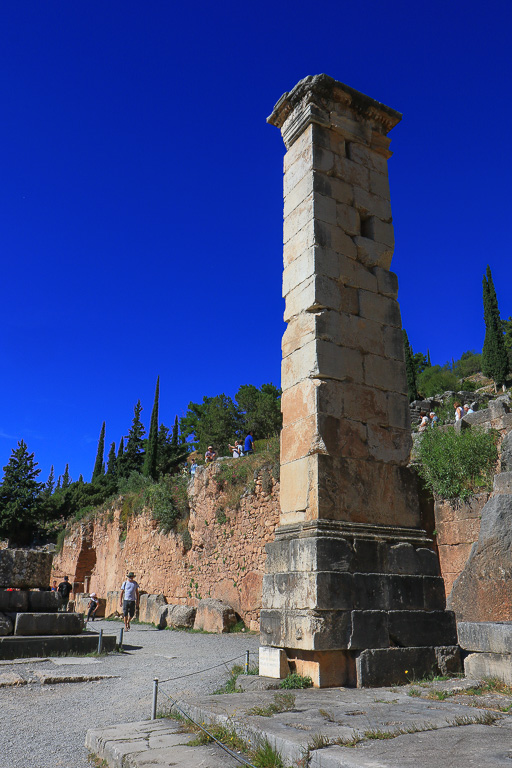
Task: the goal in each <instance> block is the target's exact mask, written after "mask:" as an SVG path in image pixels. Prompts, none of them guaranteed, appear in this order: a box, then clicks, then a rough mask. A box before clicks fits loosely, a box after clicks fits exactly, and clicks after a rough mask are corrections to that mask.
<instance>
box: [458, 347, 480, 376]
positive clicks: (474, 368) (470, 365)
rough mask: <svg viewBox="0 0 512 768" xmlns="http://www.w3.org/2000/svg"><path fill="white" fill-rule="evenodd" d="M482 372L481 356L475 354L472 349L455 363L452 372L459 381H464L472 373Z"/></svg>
mask: <svg viewBox="0 0 512 768" xmlns="http://www.w3.org/2000/svg"><path fill="white" fill-rule="evenodd" d="M481 370H482V355H480V354H478V353H477V352H475V350H474V349H469V350H468V351H467V352H464V353H463V354H462V355H461V357H460V360H456V361H455V366H454V371H455V373H456V374H457V376H458V377H459V378H461V379H466V378H467V377H468V376H471V375H472V374H473V373H478V371H481Z"/></svg>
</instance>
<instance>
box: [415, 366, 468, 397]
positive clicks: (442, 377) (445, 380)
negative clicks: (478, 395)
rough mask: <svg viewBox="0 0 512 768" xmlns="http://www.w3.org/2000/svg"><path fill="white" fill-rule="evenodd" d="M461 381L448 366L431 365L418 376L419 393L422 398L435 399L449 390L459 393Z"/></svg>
mask: <svg viewBox="0 0 512 768" xmlns="http://www.w3.org/2000/svg"><path fill="white" fill-rule="evenodd" d="M458 388H459V379H458V377H457V375H456V374H455V373H453V371H450V369H449V368H447V367H446V366H445V367H444V368H442V367H441V366H440V365H431V366H430V368H425V370H424V371H423V373H420V375H419V376H418V391H419V393H420V395H421V396H422V397H434V395H441V394H442V393H443V392H446V391H448V390H451V391H457V389H458Z"/></svg>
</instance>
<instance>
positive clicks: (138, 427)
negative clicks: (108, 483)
mask: <svg viewBox="0 0 512 768" xmlns="http://www.w3.org/2000/svg"><path fill="white" fill-rule="evenodd" d="M141 412H142V405H141V404H140V400H137V404H136V405H135V408H134V409H133V413H134V415H133V421H132V425H131V427H130V431H129V432H128V440H127V442H126V449H125V451H124V453H123V455H122V456H120V457H119V460H118V472H119V476H120V477H128V476H129V475H130V474H131V473H132V472H142V466H143V464H144V435H145V434H146V430H145V429H144V425H143V424H142V421H141V419H140V414H141Z"/></svg>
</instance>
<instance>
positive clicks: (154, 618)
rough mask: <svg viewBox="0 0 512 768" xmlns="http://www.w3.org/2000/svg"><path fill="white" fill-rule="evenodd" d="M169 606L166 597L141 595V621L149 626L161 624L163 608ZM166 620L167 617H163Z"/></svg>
mask: <svg viewBox="0 0 512 768" xmlns="http://www.w3.org/2000/svg"><path fill="white" fill-rule="evenodd" d="M165 605H167V599H166V597H165V595H162V594H160V595H141V596H140V600H139V621H144V622H146V623H147V624H156V625H158V624H160V623H161V621H162V616H161V610H160V609H161V608H162V606H165ZM163 618H164V619H165V616H164V617H163Z"/></svg>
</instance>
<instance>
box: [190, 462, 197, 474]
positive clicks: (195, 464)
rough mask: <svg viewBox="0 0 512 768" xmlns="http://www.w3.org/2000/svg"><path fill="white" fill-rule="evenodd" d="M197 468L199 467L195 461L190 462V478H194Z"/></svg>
mask: <svg viewBox="0 0 512 768" xmlns="http://www.w3.org/2000/svg"><path fill="white" fill-rule="evenodd" d="M198 466H199V465H198V463H197V461H196V460H195V459H194V460H193V461H192V464H191V465H190V475H191V477H195V474H196V469H197V467H198Z"/></svg>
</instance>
